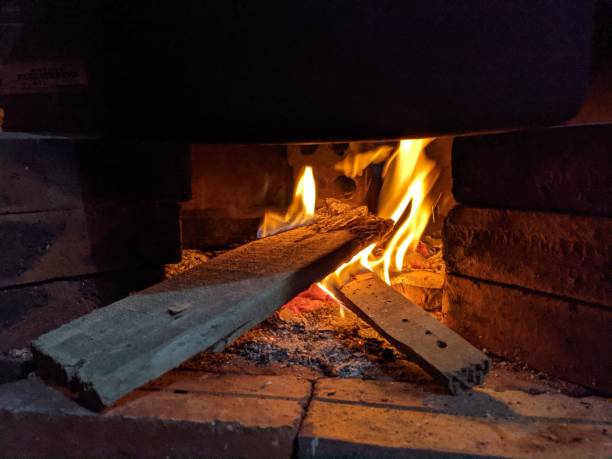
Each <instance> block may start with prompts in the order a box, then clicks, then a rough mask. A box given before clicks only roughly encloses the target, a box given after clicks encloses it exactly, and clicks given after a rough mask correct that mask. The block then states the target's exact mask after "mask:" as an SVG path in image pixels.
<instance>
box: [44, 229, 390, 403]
mask: <svg viewBox="0 0 612 459" xmlns="http://www.w3.org/2000/svg"><path fill="white" fill-rule="evenodd" d="M333 221H335V222H336V223H337V222H338V221H340V220H333ZM340 223H341V224H342V227H343V228H346V227H347V226H346V224H345V221H344V220H342V221H340ZM361 223H365V226H361V225H360V222H359V221H357V220H354V221H352V223H350V224H349V225H351V226H352V230H347V229H335V227H336V226H337V225H335V224H333V222H332V223H331V224H327V223H325V224H317V225H311V226H308V227H301V228H296V229H293V230H291V231H287V232H285V233H280V234H278V235H275V236H272V237H268V238H264V239H260V240H257V241H254V242H251V243H249V244H246V245H244V246H241V247H239V248H237V249H235V250H232V251H230V252H227V253H225V254H223V255H221V256H219V257H217V258H214V259H212V260H210V261H209V262H207V263H205V264H204V265H202V266H201V267H200V268H197V269H195V270H192V271H189V272H187V273H185V274H184V275H182V276H177V277H174V278H171V279H168V280H166V281H164V282H161V283H160V284H157V285H155V286H153V287H151V288H149V289H146V290H144V291H142V292H139V293H138V294H136V295H132V296H130V297H127V298H125V299H123V300H121V301H118V302H116V303H114V304H112V305H110V306H108V307H106V308H102V309H100V310H97V311H94V312H92V313H91V314H89V315H87V316H85V317H82V318H80V319H77V320H75V321H73V322H71V323H69V324H67V325H64V326H63V327H61V328H58V329H56V330H54V331H52V332H50V333H47V334H46V335H43V336H41V337H40V338H39V339H38V340H36V341H35V342H34V343H33V349H34V352H35V357H36V360H37V361H38V362H39V364H40V366H41V367H42V368H44V369H46V371H47V373H48V374H49V375H50V376H54V377H56V378H58V379H60V380H62V381H64V382H67V383H70V385H71V386H72V387H73V388H74V389H75V390H77V391H78V392H80V396H81V400H82V401H83V402H84V403H86V404H89V405H90V406H92V407H100V406H108V405H110V404H112V403H113V402H115V401H116V400H118V399H119V398H121V397H122V396H124V395H126V394H127V393H129V392H130V391H132V390H133V389H135V388H137V387H139V386H141V385H142V384H144V383H146V382H147V381H150V380H151V379H154V378H156V377H158V376H160V375H161V374H162V373H164V372H166V371H168V370H170V369H171V368H174V367H176V366H178V365H179V364H180V363H182V362H183V361H185V360H187V359H188V358H190V357H192V356H194V355H195V354H197V353H198V352H201V351H203V350H220V349H222V348H223V347H224V346H226V345H227V344H228V343H230V342H231V341H232V340H234V339H235V338H236V337H238V336H240V335H241V334H242V333H244V332H245V331H247V330H248V329H250V328H251V327H253V326H254V325H256V324H258V323H259V322H261V321H262V320H264V319H265V318H267V317H268V316H269V315H270V314H272V313H273V312H274V311H275V310H277V309H278V308H279V307H280V306H282V305H283V304H284V303H286V302H287V301H289V300H290V299H291V298H293V297H294V296H295V295H296V294H297V293H299V292H301V291H302V290H304V289H306V288H307V287H308V286H309V285H310V284H312V283H313V282H315V281H317V280H319V279H321V278H322V277H324V276H325V275H326V274H327V273H329V272H330V271H332V270H333V269H334V268H335V267H336V266H337V265H338V264H339V263H341V262H342V261H344V260H345V259H346V258H348V257H350V256H351V255H352V254H353V253H354V251H355V250H357V249H358V248H359V247H361V246H362V245H363V244H364V243H367V241H368V240H371V238H374V237H380V234H381V231H382V232H383V233H384V232H386V230H387V229H388V227H389V225H388V223H387V222H383V221H381V220H378V219H374V218H368V221H367V222H363V221H362V222H361ZM383 227H384V228H383ZM177 306H178V307H179V308H176V307H177ZM177 311H178V313H177Z"/></svg>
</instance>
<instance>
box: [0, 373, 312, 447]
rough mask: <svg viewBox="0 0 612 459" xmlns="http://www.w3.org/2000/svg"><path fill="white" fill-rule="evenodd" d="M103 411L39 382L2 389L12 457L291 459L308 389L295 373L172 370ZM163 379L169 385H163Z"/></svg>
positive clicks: (3, 424) (0, 413) (5, 443)
mask: <svg viewBox="0 0 612 459" xmlns="http://www.w3.org/2000/svg"><path fill="white" fill-rule="evenodd" d="M169 378H170V380H171V382H170V384H168V383H167V382H166V383H163V382H162V383H160V384H158V386H157V387H154V388H149V390H143V391H138V392H136V393H134V394H132V395H131V396H130V397H128V398H127V399H125V400H123V401H122V402H121V403H120V404H119V405H118V406H115V407H113V408H111V409H109V410H108V411H107V412H106V413H104V414H94V413H91V412H89V411H87V410H85V409H84V408H81V407H80V406H78V405H76V404H75V403H73V402H71V401H70V400H68V399H67V398H65V397H64V396H63V395H61V394H60V393H58V392H56V391H55V390H53V389H51V388H49V387H47V386H45V385H44V384H43V383H41V382H40V381H38V380H35V379H28V380H24V381H20V382H18V383H12V384H7V385H4V386H0V431H2V432H3V434H2V436H0V451H2V452H3V455H5V456H9V457H29V458H42V457H64V458H80V457H92V458H97V457H100V458H105V457H117V456H121V457H125V456H127V457H134V458H158V457H159V458H162V457H163V458H166V457H170V458H180V457H232V458H233V457H255V458H258V457H261V458H267V457H286V458H289V457H291V455H292V450H293V442H294V439H295V437H296V435H297V430H298V427H299V424H300V421H301V418H302V414H303V407H304V405H305V403H306V401H307V400H308V396H309V394H310V383H309V382H308V381H305V380H302V379H298V378H293V377H275V376H253V375H250V376H239V375H233V376H221V375H209V374H201V373H200V374H198V373H196V374H189V373H187V374H176V373H175V374H173V375H170V376H169ZM164 384H165V385H164Z"/></svg>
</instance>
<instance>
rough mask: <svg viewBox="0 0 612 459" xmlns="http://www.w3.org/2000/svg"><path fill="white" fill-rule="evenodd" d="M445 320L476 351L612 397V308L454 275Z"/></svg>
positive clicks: (447, 291) (446, 293)
mask: <svg viewBox="0 0 612 459" xmlns="http://www.w3.org/2000/svg"><path fill="white" fill-rule="evenodd" d="M443 315H444V322H445V323H446V324H447V325H448V326H449V327H451V328H453V329H454V330H455V331H456V332H457V333H459V334H460V335H461V336H463V337H464V338H465V339H467V340H468V341H470V342H471V343H472V344H474V345H475V346H478V347H480V348H486V349H488V350H489V351H491V352H494V353H495V354H498V355H502V356H505V357H507V358H510V359H517V360H519V361H522V362H525V363H528V364H529V365H530V366H532V367H534V368H537V369H539V370H542V371H545V372H547V373H549V374H552V375H555V376H558V377H560V378H563V379H565V380H568V381H572V382H575V383H578V384H582V385H585V386H589V387H592V388H595V389H597V390H599V391H602V392H607V393H610V394H612V371H611V368H610V363H611V362H610V356H612V341H611V340H610V337H611V336H612V308H608V307H605V306H596V305H595V306H594V305H591V304H585V303H582V302H579V301H574V300H567V299H564V298H558V297H553V296H550V295H546V294H542V293H537V292H533V291H529V290H525V289H519V288H513V287H509V286H504V285H499V284H493V283H490V282H485V281H476V280H472V279H466V278H463V277H460V276H453V275H448V277H447V281H446V287H445V289H444V298H443Z"/></svg>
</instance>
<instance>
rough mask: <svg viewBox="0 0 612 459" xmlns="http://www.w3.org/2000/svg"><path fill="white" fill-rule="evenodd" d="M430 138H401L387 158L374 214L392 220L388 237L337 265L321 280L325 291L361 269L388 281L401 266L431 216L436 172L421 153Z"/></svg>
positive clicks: (335, 286) (388, 282)
mask: <svg viewBox="0 0 612 459" xmlns="http://www.w3.org/2000/svg"><path fill="white" fill-rule="evenodd" d="M431 140H432V139H411V140H402V141H401V142H400V144H399V146H398V147H397V149H396V150H395V151H394V152H393V153H392V154H391V156H390V157H389V158H388V159H387V162H386V164H385V167H384V169H383V186H382V189H381V193H380V198H379V206H378V215H379V216H380V217H383V218H390V219H392V220H393V221H394V223H395V225H394V228H393V234H392V236H391V239H390V240H389V241H388V242H387V243H386V245H385V247H382V248H379V249H380V250H376V249H377V247H376V244H372V245H370V246H368V247H366V248H365V249H363V250H362V251H361V252H359V253H358V254H357V255H355V256H354V257H353V258H352V259H351V260H350V261H349V262H347V263H343V264H342V265H340V266H339V267H338V268H337V269H336V271H335V272H333V273H331V274H330V275H328V276H327V277H326V278H325V279H323V281H321V284H322V285H324V286H325V289H326V291H335V290H336V289H338V288H340V287H341V286H342V285H344V284H345V283H346V282H347V281H348V280H349V279H350V278H351V276H353V275H355V274H357V273H359V272H363V271H364V270H368V271H372V272H373V273H375V274H376V275H377V276H378V277H380V278H381V279H383V280H384V281H385V282H386V283H387V284H389V285H390V284H391V275H392V274H393V273H397V272H400V271H401V270H402V269H403V267H404V258H405V256H406V253H407V252H408V250H410V249H411V248H415V247H416V245H417V244H418V242H419V240H420V238H421V235H422V234H423V231H425V227H426V226H427V222H428V221H429V217H430V216H431V208H432V206H431V204H432V203H431V201H430V199H429V197H428V193H429V191H430V190H431V188H432V186H433V185H434V183H435V182H436V180H437V178H438V175H439V171H438V169H437V167H436V163H435V161H432V160H430V159H429V158H427V156H426V155H425V153H424V149H425V147H426V146H427V145H428V144H429V142H431ZM343 167H346V168H347V169H348V166H346V165H345V166H343ZM359 167H362V164H360V165H359ZM381 251H382V253H379V252H381Z"/></svg>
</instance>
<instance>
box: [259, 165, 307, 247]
mask: <svg viewBox="0 0 612 459" xmlns="http://www.w3.org/2000/svg"><path fill="white" fill-rule="evenodd" d="M316 199H317V193H316V187H315V180H314V174H313V171H312V167H310V166H306V167H305V168H304V170H303V171H302V173H301V175H300V178H299V180H298V183H297V186H296V187H295V191H294V192H293V200H292V201H291V204H290V205H289V208H288V209H287V212H285V214H279V213H277V212H273V211H271V210H266V213H265V214H264V218H263V222H262V223H261V226H260V227H259V230H258V231H257V237H265V236H271V235H273V234H276V233H280V232H282V231H287V230H289V229H291V228H295V227H296V226H301V225H306V224H308V223H310V222H312V221H313V219H314V214H315V202H316Z"/></svg>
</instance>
